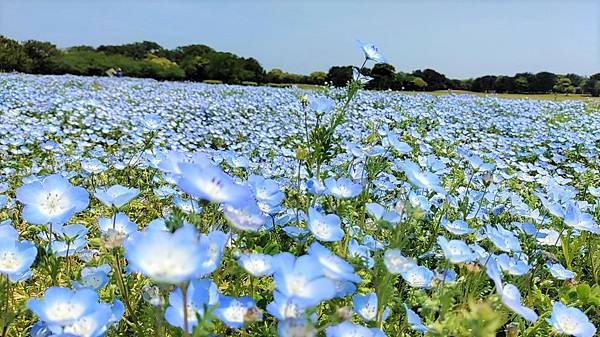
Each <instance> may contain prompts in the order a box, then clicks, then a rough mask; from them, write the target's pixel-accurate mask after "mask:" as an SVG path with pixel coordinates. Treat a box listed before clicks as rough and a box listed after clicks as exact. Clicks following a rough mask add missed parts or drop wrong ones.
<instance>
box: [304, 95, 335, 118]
mask: <svg viewBox="0 0 600 337" xmlns="http://www.w3.org/2000/svg"><path fill="white" fill-rule="evenodd" d="M309 101H310V108H311V109H312V110H313V111H315V112H318V113H325V114H327V113H330V112H331V111H333V109H335V102H334V101H333V100H332V99H330V98H327V97H311V98H310V99H309Z"/></svg>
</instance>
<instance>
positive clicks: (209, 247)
mask: <svg viewBox="0 0 600 337" xmlns="http://www.w3.org/2000/svg"><path fill="white" fill-rule="evenodd" d="M229 239H230V235H228V234H225V233H223V232H222V231H218V230H214V231H212V232H210V233H208V234H202V235H201V236H200V250H201V252H202V255H203V256H204V259H203V260H202V262H201V263H200V266H199V269H198V271H199V273H200V275H201V276H207V275H209V274H210V273H212V272H214V271H215V270H217V268H219V265H220V264H221V260H222V259H223V253H224V252H225V246H227V243H228V242H229Z"/></svg>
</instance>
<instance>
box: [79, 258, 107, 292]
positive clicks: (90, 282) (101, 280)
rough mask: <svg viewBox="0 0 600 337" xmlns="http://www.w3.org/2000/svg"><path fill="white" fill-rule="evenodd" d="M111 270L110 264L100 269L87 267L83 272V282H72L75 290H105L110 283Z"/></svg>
mask: <svg viewBox="0 0 600 337" xmlns="http://www.w3.org/2000/svg"><path fill="white" fill-rule="evenodd" d="M110 271H111V268H110V266H109V265H108V264H103V265H101V266H98V267H85V268H83V269H82V270H81V281H71V284H72V285H73V288H75V289H82V288H91V289H94V290H100V289H102V288H104V287H105V286H106V285H107V284H108V281H109V274H110Z"/></svg>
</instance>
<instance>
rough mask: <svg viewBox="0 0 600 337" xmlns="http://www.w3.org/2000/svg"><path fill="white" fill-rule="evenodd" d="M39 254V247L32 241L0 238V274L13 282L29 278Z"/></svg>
mask: <svg viewBox="0 0 600 337" xmlns="http://www.w3.org/2000/svg"><path fill="white" fill-rule="evenodd" d="M36 256H37V248H36V247H35V245H34V244H33V242H31V241H18V240H14V239H10V238H6V239H5V238H1V239H0V275H5V276H7V277H8V279H9V280H10V281H11V282H18V281H22V280H24V279H27V278H29V276H30V275H31V270H30V268H31V265H32V264H33V262H34V261H35V258H36Z"/></svg>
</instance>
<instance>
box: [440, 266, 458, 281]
mask: <svg viewBox="0 0 600 337" xmlns="http://www.w3.org/2000/svg"><path fill="white" fill-rule="evenodd" d="M435 278H436V279H437V280H439V281H440V282H442V283H452V282H454V281H456V278H457V275H456V272H455V271H454V270H452V269H446V270H443V271H437V270H436V272H435Z"/></svg>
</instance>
